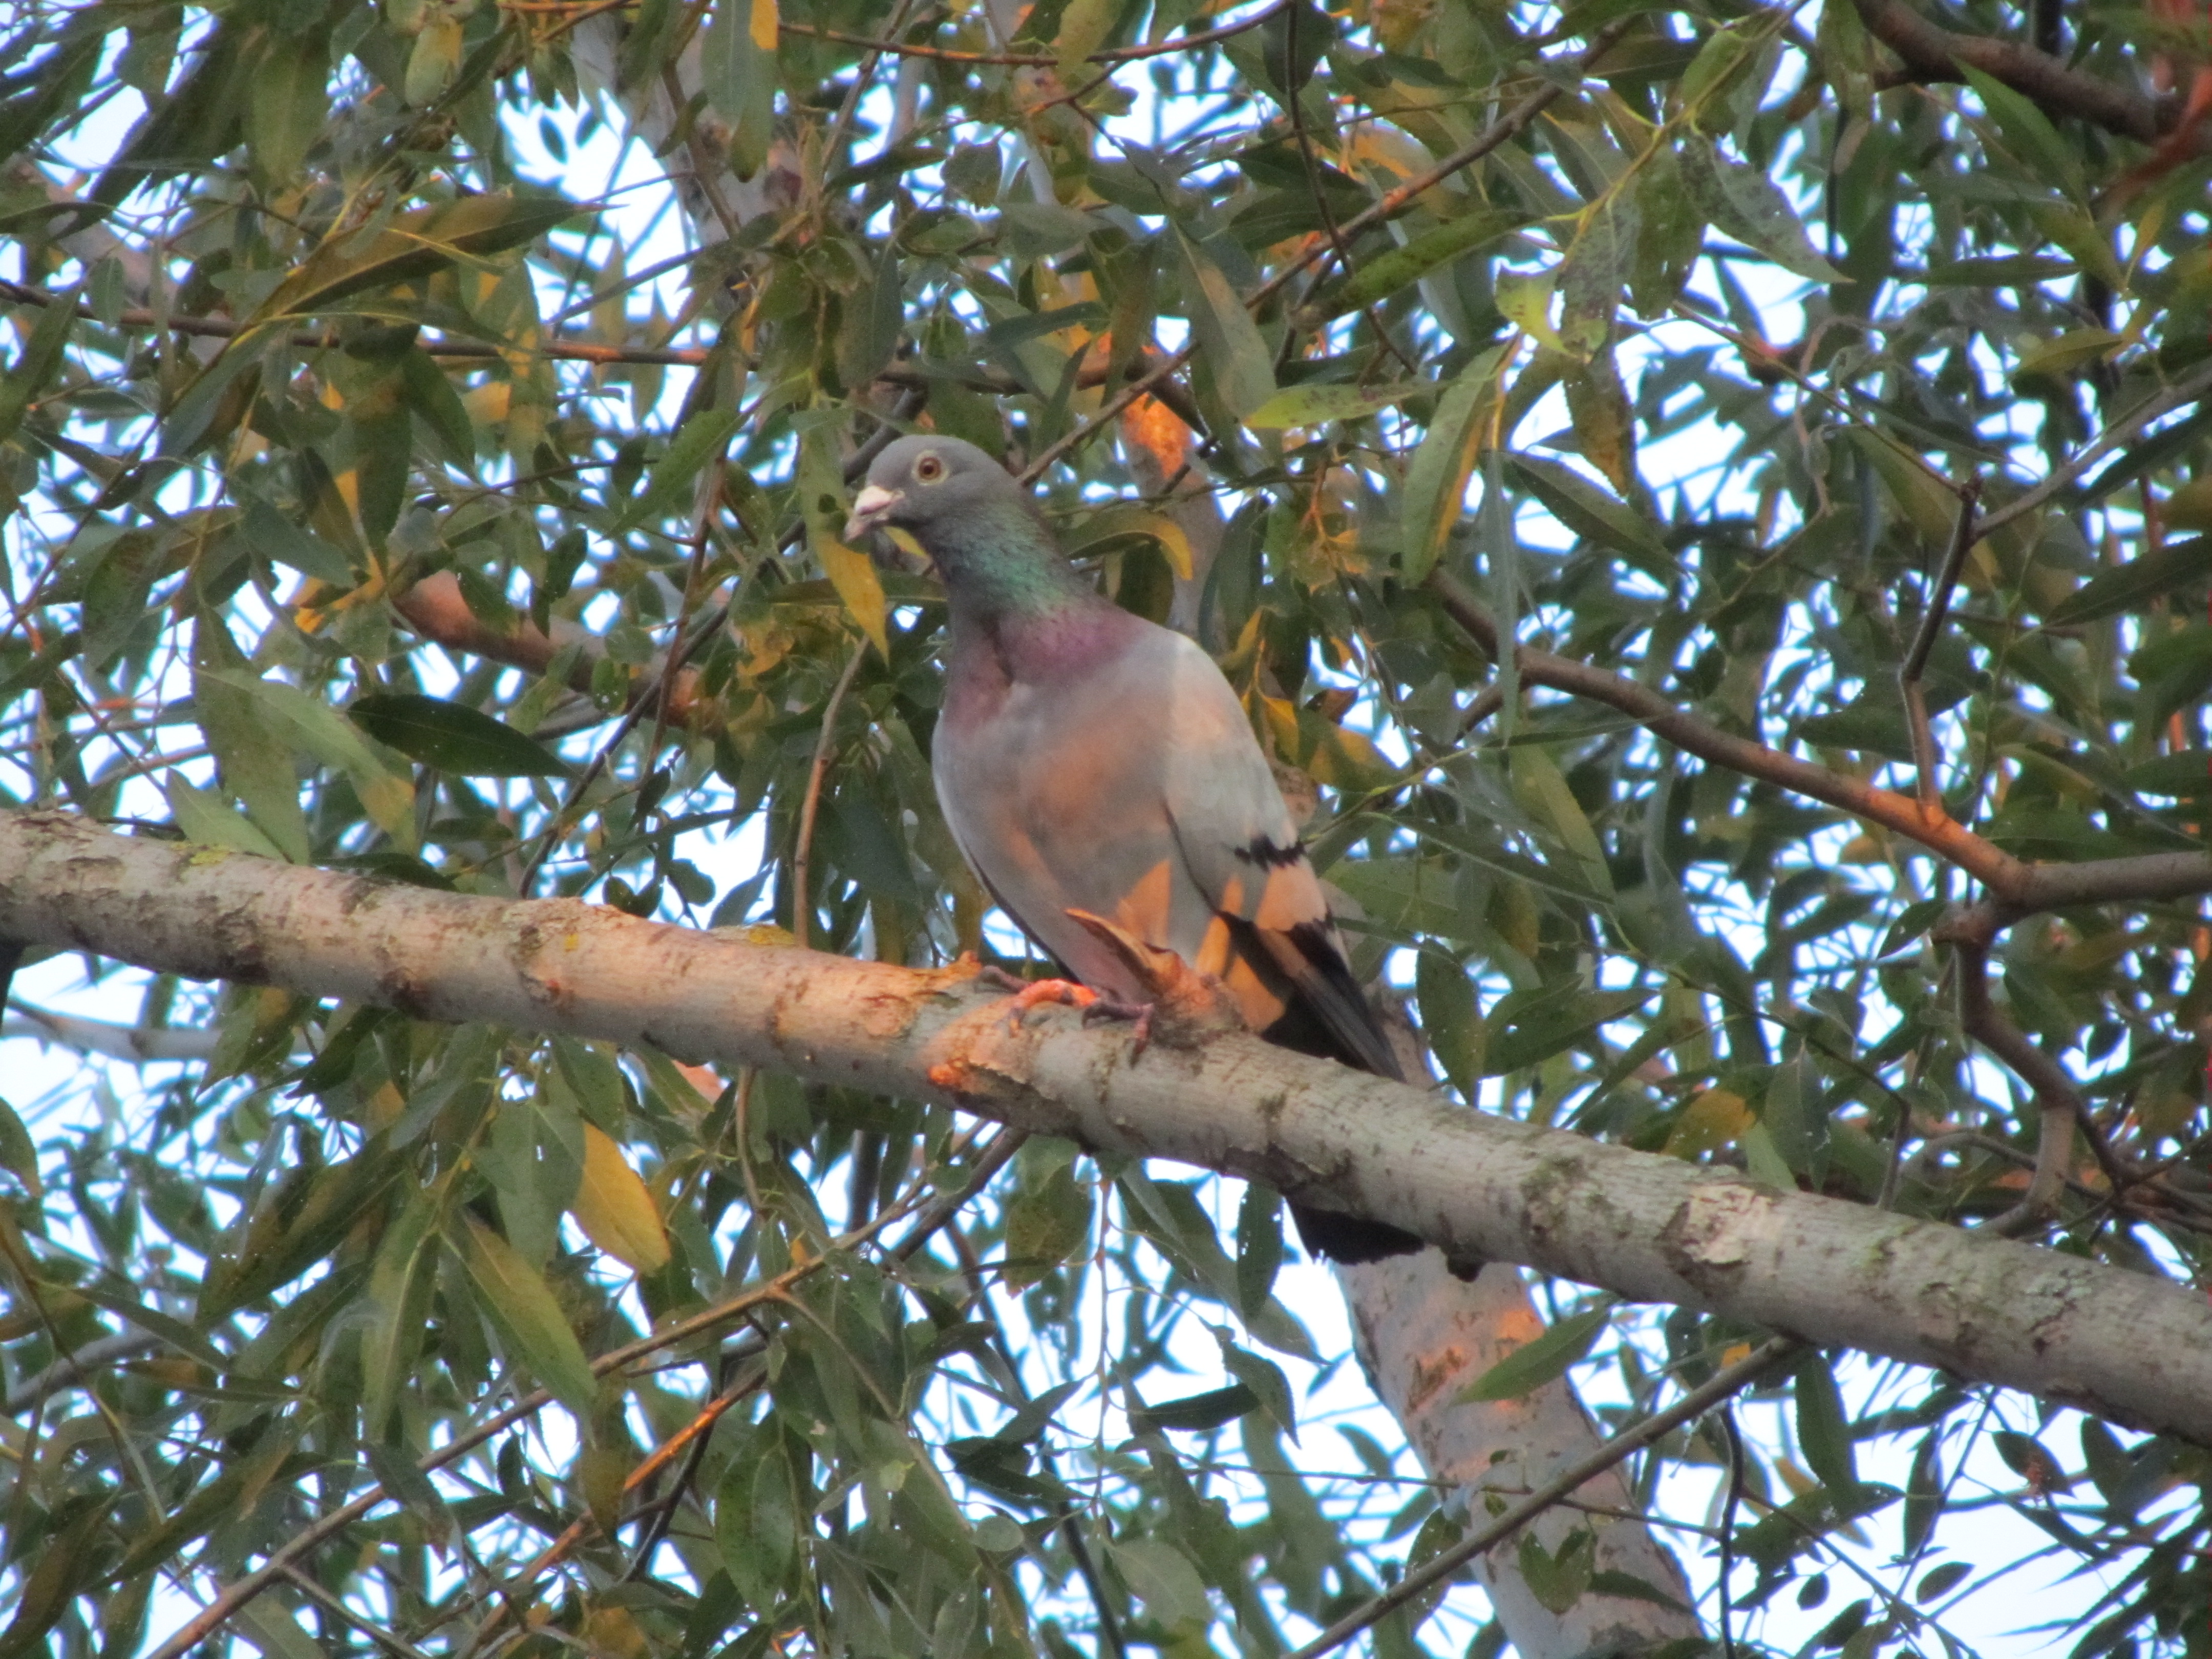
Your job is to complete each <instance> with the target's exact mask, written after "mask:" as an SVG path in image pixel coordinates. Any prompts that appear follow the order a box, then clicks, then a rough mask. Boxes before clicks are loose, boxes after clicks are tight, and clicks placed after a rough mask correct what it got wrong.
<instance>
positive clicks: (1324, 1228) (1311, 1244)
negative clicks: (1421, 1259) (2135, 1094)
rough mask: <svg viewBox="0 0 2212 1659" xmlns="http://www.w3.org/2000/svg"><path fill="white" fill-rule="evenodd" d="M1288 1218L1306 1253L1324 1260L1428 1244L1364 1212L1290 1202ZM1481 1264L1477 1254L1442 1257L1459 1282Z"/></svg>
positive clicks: (1377, 1255)
mask: <svg viewBox="0 0 2212 1659" xmlns="http://www.w3.org/2000/svg"><path fill="white" fill-rule="evenodd" d="M1291 1219H1292V1220H1294V1221H1296V1222H1297V1224H1298V1237H1299V1238H1300V1239H1301V1240H1302V1241H1303V1242H1304V1244H1305V1247H1306V1254H1307V1255H1313V1256H1318V1257H1319V1258H1321V1260H1322V1261H1340V1262H1342V1263H1343V1264H1344V1265H1345V1266H1346V1267H1359V1266H1361V1265H1363V1264H1364V1263H1366V1262H1370V1261H1389V1260H1390V1258H1391V1257H1393V1256H1398V1255H1413V1253H1414V1252H1415V1251H1416V1250H1425V1249H1428V1248H1429V1246H1428V1241H1427V1240H1425V1239H1422V1238H1417V1237H1414V1236H1413V1234H1412V1233H1409V1232H1407V1231H1406V1230H1405V1229H1404V1228H1403V1227H1393V1226H1392V1225H1390V1224H1389V1222H1387V1221H1370V1220H1368V1219H1367V1218H1364V1216H1356V1215H1346V1214H1344V1213H1343V1212H1341V1211H1339V1210H1316V1209H1313V1208H1311V1207H1310V1206H1307V1205H1304V1204H1293V1205H1291ZM1444 1267H1445V1269H1446V1271H1448V1272H1449V1273H1450V1274H1451V1276H1452V1277H1453V1278H1454V1279H1458V1280H1460V1281H1461V1282H1462V1284H1467V1285H1472V1284H1473V1283H1474V1279H1475V1275H1476V1274H1478V1273H1480V1272H1481V1271H1482V1267H1483V1263H1482V1258H1481V1257H1480V1256H1477V1255H1466V1254H1464V1253H1462V1254H1459V1255H1451V1254H1449V1253H1448V1254H1447V1255H1445V1257H1444Z"/></svg>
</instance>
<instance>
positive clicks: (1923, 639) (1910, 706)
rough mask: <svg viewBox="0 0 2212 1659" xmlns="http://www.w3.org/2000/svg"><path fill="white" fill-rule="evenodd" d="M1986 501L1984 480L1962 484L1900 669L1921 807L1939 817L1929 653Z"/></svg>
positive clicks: (1899, 685)
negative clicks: (1926, 679) (1926, 685)
mask: <svg viewBox="0 0 2212 1659" xmlns="http://www.w3.org/2000/svg"><path fill="white" fill-rule="evenodd" d="M1981 499H1982V481H1981V480H1980V479H1979V478H1978V477H1969V478H1967V479H1966V482H1965V483H1962V484H1961V485H1960V486H1959V517H1958V520H1957V522H1956V523H1955V524H1954V526H1952V530H1951V544H1950V546H1949V547H1948V548H1947V549H1946V550H1944V553H1943V568H1942V569H1941V570H1940V571H1938V572H1937V573H1936V586H1934V588H1933V589H1932V590H1930V592H1929V595H1928V606H1927V609H1926V610H1924V611H1922V612H1921V614H1920V629H1919V632H1918V633H1917V634H1916V635H1914V636H1913V641H1912V648H1911V650H1910V651H1908V652H1906V653H1905V660H1904V661H1903V662H1902V663H1900V664H1899V665H1898V670H1897V689H1898V690H1899V692H1900V693H1901V694H1902V695H1903V696H1904V698H1905V718H1906V720H1907V723H1908V724H1909V725H1910V726H1911V731H1912V761H1913V767H1914V769H1915V770H1916V771H1917V773H1918V775H1919V779H1920V805H1921V806H1922V808H1923V810H1924V811H1928V812H1929V813H1930V814H1933V815H1940V814H1942V811H1943V790H1942V783H1941V781H1940V780H1939V779H1938V778H1937V776H1936V734H1935V732H1934V731H1933V730H1932V729H1931V728H1930V726H1929V723H1928V697H1927V694H1926V692H1925V690H1923V687H1922V685H1921V683H1920V679H1921V676H1922V674H1923V672H1925V671H1926V670H1927V667H1928V653H1929V652H1930V651H1933V650H1934V649H1935V648H1936V638H1937V636H1938V635H1941V634H1942V631H1943V623H1944V621H1945V619H1946V618H1947V617H1949V615H1950V613H1951V595H1952V592H1954V590H1955V589H1956V588H1957V586H1958V585H1959V572H1960V569H1961V568H1963V567H1964V566H1965V564H1966V553H1967V550H1969V549H1970V548H1972V546H1973V544H1974V542H1975V540H1976V537H1975V534H1974V509H1975V507H1977V506H1978V505H1979V504H1980V501H1981Z"/></svg>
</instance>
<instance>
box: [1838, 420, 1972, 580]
mask: <svg viewBox="0 0 2212 1659" xmlns="http://www.w3.org/2000/svg"><path fill="white" fill-rule="evenodd" d="M1847 432H1848V435H1849V436H1850V441H1851V445H1852V447H1854V448H1856V449H1857V451H1858V452H1859V453H1860V455H1861V456H1863V458H1864V459H1866V460H1867V461H1869V463H1871V464H1872V465H1873V467H1874V470H1875V471H1876V472H1877V473H1879V474H1880V475H1881V482H1882V486H1883V488H1884V489H1887V491H1888V492H1889V496H1890V499H1891V500H1892V501H1895V502H1896V503H1897V504H1898V506H1899V507H1900V508H1902V509H1903V510H1904V513H1905V519H1906V520H1907V521H1908V522H1910V523H1911V526H1912V529H1913V532H1914V533H1915V534H1916V535H1917V536H1918V537H1919V538H1920V539H1921V541H1922V542H1923V544H1925V545H1927V546H1928V547H1929V548H1930V549H1936V548H1942V547H1947V546H1948V545H1949V544H1950V540H1951V532H1952V528H1953V526H1954V523H1955V522H1956V520H1957V519H1958V516H1959V498H1958V497H1957V496H1956V495H1954V494H1953V493H1952V492H1951V491H1950V490H1949V489H1947V488H1945V486H1944V484H1943V483H1942V480H1940V479H1939V478H1937V477H1936V476H1935V475H1934V474H1933V473H1932V472H1931V471H1929V468H1928V466H1927V465H1926V464H1925V463H1924V462H1923V461H1922V460H1921V459H1920V458H1919V456H1917V454H1915V453H1912V452H1911V450H1909V449H1907V448H1905V446H1904V445H1902V444H1900V443H1899V442H1898V441H1897V440H1896V439H1894V438H1892V437H1891V436H1889V435H1887V433H1885V432H1882V431H1881V430H1880V429H1879V428H1872V427H1865V426H1860V425H1857V424H1854V425H1852V426H1850V428H1847Z"/></svg>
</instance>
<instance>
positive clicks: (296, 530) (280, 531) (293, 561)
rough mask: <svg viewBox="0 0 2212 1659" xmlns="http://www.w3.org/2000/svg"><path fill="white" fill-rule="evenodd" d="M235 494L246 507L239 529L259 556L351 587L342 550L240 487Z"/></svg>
mask: <svg viewBox="0 0 2212 1659" xmlns="http://www.w3.org/2000/svg"><path fill="white" fill-rule="evenodd" d="M238 494H239V498H240V500H241V501H243V502H244V503H245V507H246V511H245V514H244V516H243V517H242V518H241V519H240V521H239V523H240V529H241V530H242V531H243V532H244V533H245V536H246V540H247V541H249V542H251V543H252V544H253V545H254V546H255V547H256V548H257V549H258V550H260V552H261V554H262V555H263V556H264V557H266V558H270V559H274V560H275V561H276V562H277V563H279V564H283V565H289V566H290V567H291V568H293V569H295V570H296V571H298V572H299V573H300V574H301V575H303V576H313V577H314V578H315V580H318V581H322V582H328V583H329V584H330V585H331V586H332V587H351V586H353V583H354V574H353V566H352V564H351V563H350V562H349V561H348V560H347V558H346V556H345V555H344V553H343V552H342V551H340V550H338V549H337V548H335V547H333V546H331V544H329V543H328V542H326V541H325V540H324V539H323V538H321V537H320V536H318V535H316V534H315V533H314V532H313V531H311V530H308V529H307V528H305V527H304V526H300V525H297V524H295V523H293V521H292V520H289V519H288V518H286V517H285V516H284V515H283V513H279V512H278V511H277V510H276V508H275V507H271V506H270V505H269V503H268V502H267V501H264V500H262V499H261V497H260V496H258V495H254V494H253V493H252V492H251V491H250V490H245V489H241V490H240V491H239V492H238Z"/></svg>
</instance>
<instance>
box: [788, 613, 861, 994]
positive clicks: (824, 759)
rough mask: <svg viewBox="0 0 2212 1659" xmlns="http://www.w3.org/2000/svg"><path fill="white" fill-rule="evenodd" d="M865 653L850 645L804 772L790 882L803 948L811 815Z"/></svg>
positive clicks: (794, 924)
mask: <svg viewBox="0 0 2212 1659" xmlns="http://www.w3.org/2000/svg"><path fill="white" fill-rule="evenodd" d="M867 653H868V642H867V641H866V640H862V641H860V643H859V644H857V645H855V646H854V647H853V654H852V655H851V656H850V657H849V658H848V659H846V663H845V671H844V672H843V673H842V674H840V675H838V676H837V684H836V686H835V687H834V688H833V689H832V690H831V691H830V693H829V702H826V703H824V704H823V705H822V735H821V736H820V737H819V738H817V739H816V740H815V744H814V764H813V765H812V766H811V767H809V768H808V769H807V772H806V796H805V799H804V800H802V801H801V802H800V803H799V844H798V846H797V847H796V848H793V852H792V855H791V883H792V886H793V890H794V891H793V897H792V902H791V932H792V936H793V938H795V939H797V940H798V941H799V949H800V950H802V951H804V950H805V949H806V948H807V945H806V933H807V927H806V924H807V921H808V919H809V916H810V915H811V912H812V910H813V908H814V901H813V896H812V893H811V889H810V888H809V887H808V885H807V860H808V859H809V858H810V857H811V854H812V853H813V850H814V815H815V813H816V812H817V811H819V810H820V808H821V805H822V777H823V773H825V772H826V771H828V770H829V740H830V739H831V738H833V737H835V736H836V730H837V707H838V705H839V704H840V703H842V702H844V701H845V692H846V690H847V689H848V688H849V687H850V686H851V685H852V684H853V676H854V675H855V674H857V673H859V672H860V659H861V658H863V657H865V656H866V655H867Z"/></svg>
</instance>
